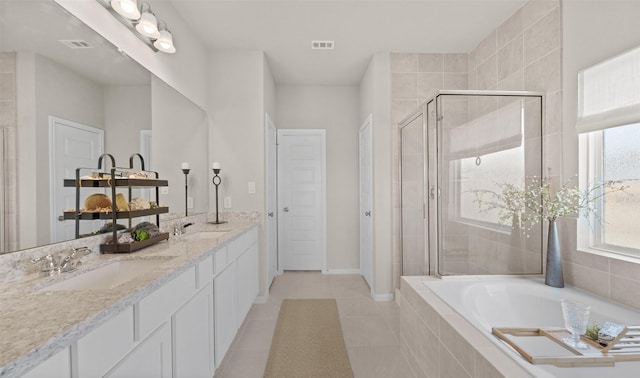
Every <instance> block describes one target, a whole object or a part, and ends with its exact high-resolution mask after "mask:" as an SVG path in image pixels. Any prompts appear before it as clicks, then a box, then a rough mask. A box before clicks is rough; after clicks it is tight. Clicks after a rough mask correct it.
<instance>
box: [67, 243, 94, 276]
mask: <svg viewBox="0 0 640 378" xmlns="http://www.w3.org/2000/svg"><path fill="white" fill-rule="evenodd" d="M90 253H91V248H89V247H80V248H73V252H71V253H70V254H68V255H67V256H66V257H65V258H63V259H62V260H60V272H70V271H72V270H75V269H76V268H78V267H79V266H80V265H82V261H80V259H81V258H83V257H84V256H86V255H88V254H90Z"/></svg>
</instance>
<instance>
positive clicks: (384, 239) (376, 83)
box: [360, 53, 393, 295]
mask: <svg viewBox="0 0 640 378" xmlns="http://www.w3.org/2000/svg"><path fill="white" fill-rule="evenodd" d="M389 65H390V61H389V53H376V54H374V55H373V57H372V58H371V62H370V63H369V66H368V67H367V71H366V72H365V74H364V76H363V77H362V80H361V82H360V123H363V122H364V121H365V119H366V118H367V117H368V116H369V114H371V115H373V125H372V126H373V129H372V130H373V211H372V215H373V235H374V243H373V245H374V274H373V275H374V278H373V281H374V283H373V288H372V289H373V290H374V295H384V294H392V293H393V285H392V274H391V272H392V270H391V267H392V259H391V256H392V253H391V252H392V248H391V240H392V232H393V227H392V222H391V219H392V218H391V217H392V206H391V198H392V197H391V183H392V177H391V162H392V161H393V159H392V156H391V140H392V139H393V138H392V137H391V133H392V127H391V115H390V104H391V98H390V93H391V90H390V88H391V69H390V66H389Z"/></svg>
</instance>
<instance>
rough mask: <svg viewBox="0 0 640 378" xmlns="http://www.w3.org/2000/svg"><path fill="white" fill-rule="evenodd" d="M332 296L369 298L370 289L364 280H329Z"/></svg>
mask: <svg viewBox="0 0 640 378" xmlns="http://www.w3.org/2000/svg"><path fill="white" fill-rule="evenodd" d="M331 290H332V294H333V297H334V298H371V291H370V290H369V286H367V284H366V283H365V282H364V280H359V281H355V282H346V283H342V282H335V281H333V282H331Z"/></svg>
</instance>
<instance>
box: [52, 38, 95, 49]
mask: <svg viewBox="0 0 640 378" xmlns="http://www.w3.org/2000/svg"><path fill="white" fill-rule="evenodd" d="M59 42H60V43H62V44H63V45H65V46H67V47H68V48H70V49H92V48H93V46H91V45H90V44H89V42H87V41H83V40H81V39H61V40H59Z"/></svg>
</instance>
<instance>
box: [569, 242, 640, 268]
mask: <svg viewBox="0 0 640 378" xmlns="http://www.w3.org/2000/svg"><path fill="white" fill-rule="evenodd" d="M577 251H578V252H583V253H590V254H592V255H598V256H601V257H606V258H609V259H614V260H620V261H624V262H627V263H631V264H640V257H637V256H631V255H626V254H623V253H617V252H610V251H605V250H602V249H596V248H590V247H584V246H581V247H578V248H577Z"/></svg>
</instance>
